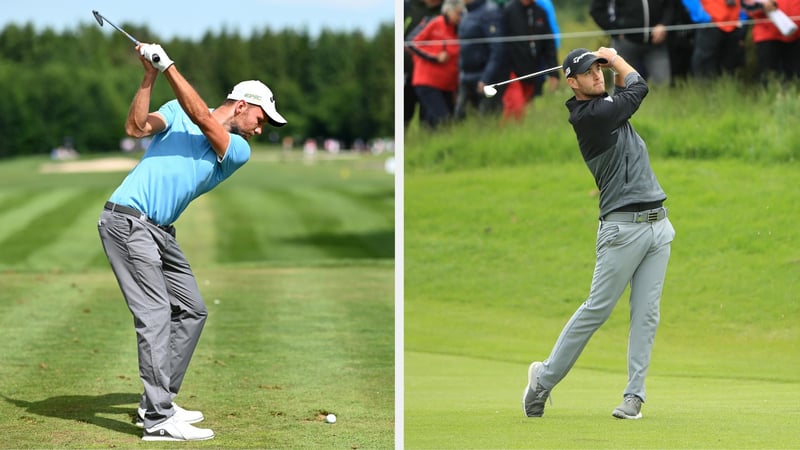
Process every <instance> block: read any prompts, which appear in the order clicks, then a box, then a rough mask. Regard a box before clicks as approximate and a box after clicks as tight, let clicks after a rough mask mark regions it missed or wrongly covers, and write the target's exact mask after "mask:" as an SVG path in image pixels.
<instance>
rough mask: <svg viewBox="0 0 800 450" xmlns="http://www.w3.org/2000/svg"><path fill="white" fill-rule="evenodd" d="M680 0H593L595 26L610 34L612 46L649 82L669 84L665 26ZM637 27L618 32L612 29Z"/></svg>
mask: <svg viewBox="0 0 800 450" xmlns="http://www.w3.org/2000/svg"><path fill="white" fill-rule="evenodd" d="M679 1H680V0H592V2H591V5H590V6H589V13H590V14H591V16H592V18H593V19H594V21H595V22H596V23H597V25H598V26H599V27H600V28H602V29H603V30H605V31H606V32H607V33H609V34H611V46H612V47H613V48H615V49H616V50H617V51H618V52H619V54H620V55H622V57H623V58H625V60H626V61H629V62H630V63H631V65H633V67H635V68H636V71H637V72H639V73H640V74H642V75H643V76H645V78H646V79H647V81H649V82H650V84H652V85H655V84H669V83H670V81H671V78H672V69H671V67H670V60H669V48H668V46H667V29H666V27H667V26H669V25H672V20H673V15H674V11H675V2H679ZM624 29H640V30H638V31H630V32H625V33H618V32H615V30H624Z"/></svg>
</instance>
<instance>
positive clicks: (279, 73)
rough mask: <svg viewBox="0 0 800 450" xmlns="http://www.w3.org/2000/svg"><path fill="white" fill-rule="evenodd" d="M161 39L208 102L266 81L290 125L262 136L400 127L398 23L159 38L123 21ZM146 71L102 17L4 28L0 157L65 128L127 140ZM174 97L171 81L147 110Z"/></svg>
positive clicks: (102, 141) (86, 144) (23, 151)
mask: <svg viewBox="0 0 800 450" xmlns="http://www.w3.org/2000/svg"><path fill="white" fill-rule="evenodd" d="M120 25H121V26H122V28H124V29H125V30H126V31H128V32H129V33H131V34H132V35H134V36H136V37H137V38H138V39H140V40H141V41H142V42H158V43H160V44H161V45H162V46H163V47H164V49H165V50H166V51H167V53H168V54H169V56H170V58H172V60H173V61H175V64H176V65H177V66H178V67H179V68H180V70H181V73H182V74H183V75H184V76H185V77H186V78H187V79H188V80H189V81H190V82H191V83H192V85H193V86H194V87H195V89H197V91H198V92H199V93H200V95H201V97H203V99H204V100H205V101H206V102H207V103H208V105H209V107H215V106H218V105H219V104H220V103H221V102H222V101H223V100H224V99H225V96H226V95H227V93H228V92H230V89H231V88H232V87H233V86H234V85H235V84H236V83H238V82H239V81H242V80H247V79H260V80H262V81H263V82H265V83H266V84H267V85H268V86H269V87H270V88H271V89H272V91H273V93H274V94H275V99H276V102H277V105H278V110H279V111H280V112H281V114H283V116H284V117H286V119H287V120H288V122H289V123H288V125H286V126H285V127H282V128H280V129H275V130H271V132H270V133H267V132H265V134H264V135H262V136H261V137H258V138H257V140H258V141H261V142H269V141H275V142H277V141H279V140H282V139H284V138H286V137H291V138H293V139H294V141H295V142H300V141H302V140H305V139H307V138H311V139H323V138H335V139H339V140H340V141H342V142H343V143H344V144H345V145H349V144H351V143H352V142H354V141H355V140H357V139H362V140H370V139H374V138H381V137H389V136H392V135H393V134H394V26H393V24H391V23H387V24H383V25H381V26H380V27H379V29H378V31H377V32H376V33H375V35H374V36H371V37H367V36H365V35H364V34H363V33H362V32H360V31H332V30H323V31H321V32H320V33H319V34H318V35H317V36H311V35H310V34H309V33H308V32H307V31H302V30H300V31H298V30H290V29H289V30H278V31H274V30H272V29H269V28H266V29H264V30H261V31H257V32H254V33H252V34H251V35H250V36H249V37H246V38H245V37H242V36H241V35H240V34H239V33H238V32H232V31H229V30H227V29H223V30H222V31H220V32H218V33H213V32H207V33H205V34H204V35H203V37H202V38H200V39H199V40H187V39H182V38H173V39H171V40H166V41H165V40H162V39H159V37H158V36H157V35H156V34H155V33H153V32H151V31H150V30H149V29H148V28H147V27H146V26H136V25H131V24H120ZM142 73H143V69H142V67H141V63H140V62H139V59H138V57H137V55H136V52H135V50H134V49H133V47H132V45H131V43H130V41H128V40H127V39H125V38H124V36H121V35H120V34H118V33H116V32H113V33H111V32H109V31H108V30H105V31H104V30H102V29H100V28H99V27H98V26H96V24H94V25H92V24H88V25H87V24H84V25H80V26H78V27H77V28H75V29H68V30H65V31H63V32H56V31H53V30H51V29H45V30H42V31H37V30H36V29H35V28H34V26H33V25H32V24H24V25H17V24H10V25H7V26H6V27H5V28H4V29H2V31H0V93H2V100H0V157H8V156H15V155H29V154H39V153H48V152H50V150H52V149H53V148H54V147H57V146H59V145H61V144H62V143H63V141H64V139H65V137H69V138H70V139H71V140H72V141H73V143H74V146H75V148H77V149H78V150H79V151H90V152H101V151H110V150H116V149H118V148H119V143H120V139H121V138H122V137H124V127H123V124H124V121H125V117H126V116H127V113H128V108H129V106H130V102H131V100H132V98H133V95H134V93H135V92H136V89H137V88H138V86H139V83H140V81H141V79H142ZM172 98H174V95H173V93H172V90H171V89H170V87H169V83H168V82H167V81H166V79H163V78H159V80H158V81H157V82H156V86H155V88H154V90H153V95H152V100H151V110H152V109H155V108H158V107H159V106H160V105H161V104H163V103H164V102H166V101H168V100H170V99H172Z"/></svg>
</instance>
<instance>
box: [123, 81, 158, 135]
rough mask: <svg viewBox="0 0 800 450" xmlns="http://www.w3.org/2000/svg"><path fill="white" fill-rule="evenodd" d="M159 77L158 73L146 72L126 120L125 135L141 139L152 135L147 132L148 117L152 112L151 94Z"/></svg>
mask: <svg viewBox="0 0 800 450" xmlns="http://www.w3.org/2000/svg"><path fill="white" fill-rule="evenodd" d="M157 76H158V72H146V73H145V75H144V78H143V79H142V84H140V85H139V90H138V91H136V95H135V96H134V97H133V101H132V102H131V108H130V110H128V118H127V119H126V120H125V133H127V134H128V136H130V137H135V138H140V137H144V136H147V135H148V134H150V133H149V131H148V130H147V115H148V114H149V112H150V94H151V93H152V91H153V85H154V84H155V82H156V77H157Z"/></svg>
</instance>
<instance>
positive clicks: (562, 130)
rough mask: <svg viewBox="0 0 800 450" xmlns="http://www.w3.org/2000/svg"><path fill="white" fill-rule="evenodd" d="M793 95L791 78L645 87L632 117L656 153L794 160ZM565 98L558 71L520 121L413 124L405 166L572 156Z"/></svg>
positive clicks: (437, 167)
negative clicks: (553, 85) (436, 126)
mask: <svg viewBox="0 0 800 450" xmlns="http://www.w3.org/2000/svg"><path fill="white" fill-rule="evenodd" d="M608 79H609V78H608V77H607V80H608ZM798 95H800V90H798V87H797V86H796V85H793V84H787V83H777V82H776V83H773V84H770V85H769V86H767V87H763V86H761V85H752V84H745V83H743V82H741V81H736V80H733V79H728V78H721V79H719V80H717V81H715V82H714V83H713V84H706V83H700V82H696V83H679V84H678V85H677V86H675V87H672V88H671V87H668V86H651V87H650V93H649V94H648V96H647V97H646V99H645V101H644V103H643V104H642V106H641V108H640V109H639V111H637V112H636V114H635V115H634V116H633V118H632V119H631V123H632V124H633V126H634V128H636V130H637V131H638V132H639V134H640V135H642V137H643V138H644V139H645V141H646V142H647V146H648V150H649V152H650V154H651V155H652V156H655V157H674V158H682V159H701V160H711V159H716V158H735V159H739V160H743V161H748V162H752V163H787V162H793V161H796V160H798V159H800V146H798V145H797V144H796V143H797V142H798V141H800V128H798V127H797V126H795V123H794V119H793V118H794V117H797V115H798V114H800V102H798V101H797V98H798ZM571 96H572V91H571V90H570V89H569V87H568V86H567V85H566V82H565V81H564V80H563V77H562V80H561V84H560V88H559V89H558V90H557V91H556V92H554V93H549V92H547V93H545V94H544V95H543V96H541V97H536V98H535V100H534V102H533V104H531V105H529V107H528V109H527V114H526V116H525V120H524V121H523V122H521V123H517V122H510V121H504V120H502V119H501V118H498V117H476V116H475V115H473V116H470V117H467V119H466V120H465V121H464V122H461V123H457V124H454V125H452V126H450V127H443V128H442V129H440V130H436V131H435V132H433V133H431V132H428V131H426V130H424V129H421V128H420V127H419V126H418V124H417V123H416V122H414V123H413V124H412V126H410V127H409V129H408V132H407V133H406V136H405V149H404V150H405V153H404V160H405V165H406V171H407V172H411V171H433V172H441V171H455V170H460V169H475V168H481V167H513V166H518V165H521V164H535V163H536V164H538V163H551V162H567V161H571V160H573V159H574V155H575V148H576V147H575V133H574V132H573V130H572V127H571V126H570V124H569V122H568V118H569V112H568V111H567V108H566V107H565V106H564V102H565V101H566V100H567V99H568V98H569V97H571ZM743 111H747V113H746V114H743V113H742V112H743Z"/></svg>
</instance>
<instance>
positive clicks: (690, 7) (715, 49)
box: [683, 0, 747, 78]
mask: <svg viewBox="0 0 800 450" xmlns="http://www.w3.org/2000/svg"><path fill="white" fill-rule="evenodd" d="M683 6H684V7H685V8H686V11H687V12H688V13H689V17H691V19H692V22H694V23H710V22H714V23H715V24H716V26H714V27H703V28H698V29H697V30H695V36H694V51H693V52H692V59H691V68H692V75H694V76H696V77H700V78H712V77H715V76H717V75H720V74H728V75H733V74H735V72H736V69H738V68H739V67H742V66H744V57H745V51H744V40H745V37H746V35H747V29H746V28H745V27H744V26H743V25H742V23H741V20H742V19H747V16H746V15H744V13H743V12H742V8H741V7H740V6H739V2H738V1H737V0H683Z"/></svg>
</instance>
